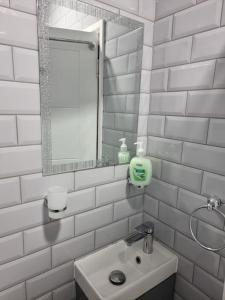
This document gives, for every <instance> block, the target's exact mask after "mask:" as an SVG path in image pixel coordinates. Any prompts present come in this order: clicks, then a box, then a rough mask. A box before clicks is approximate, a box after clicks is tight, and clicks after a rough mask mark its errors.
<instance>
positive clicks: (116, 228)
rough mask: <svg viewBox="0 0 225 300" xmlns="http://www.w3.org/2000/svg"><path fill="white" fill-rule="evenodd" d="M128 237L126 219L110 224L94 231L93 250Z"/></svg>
mask: <svg viewBox="0 0 225 300" xmlns="http://www.w3.org/2000/svg"><path fill="white" fill-rule="evenodd" d="M126 235H128V219H124V220H121V221H119V222H116V223H113V224H110V225H108V226H105V227H102V228H100V229H98V230H96V236H95V248H100V247H103V246H105V245H107V244H110V243H113V242H115V241H117V240H120V239H122V238H124V237H125V236H126Z"/></svg>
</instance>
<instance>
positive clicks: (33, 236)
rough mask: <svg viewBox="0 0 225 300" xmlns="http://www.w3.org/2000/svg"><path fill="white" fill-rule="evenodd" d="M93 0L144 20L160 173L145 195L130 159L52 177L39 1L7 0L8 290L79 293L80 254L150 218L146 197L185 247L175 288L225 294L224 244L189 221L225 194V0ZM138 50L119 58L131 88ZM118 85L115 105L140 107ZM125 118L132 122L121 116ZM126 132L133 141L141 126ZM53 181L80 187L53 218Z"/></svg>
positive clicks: (146, 106) (4, 257)
mask: <svg viewBox="0 0 225 300" xmlns="http://www.w3.org/2000/svg"><path fill="white" fill-rule="evenodd" d="M86 2H88V3H91V4H94V5H98V6H100V7H101V6H102V7H103V8H107V9H108V10H111V11H114V12H117V13H120V14H121V15H124V16H128V17H131V18H134V19H136V20H139V21H141V22H143V23H144V26H145V30H144V45H145V48H144V56H143V66H144V72H143V76H142V85H141V86H142V95H141V101H140V110H139V114H140V115H141V116H145V118H139V121H141V122H140V123H141V124H142V126H140V127H139V130H140V132H139V135H140V137H141V138H143V140H146V141H147V136H148V149H147V153H148V155H150V156H151V159H152V163H153V176H154V177H155V178H154V179H153V180H152V184H151V185H150V186H149V187H148V188H147V189H146V194H145V197H144V199H143V195H142V194H141V195H138V194H137V193H136V192H135V191H133V190H131V191H130V190H129V189H127V184H126V177H127V166H116V167H109V168H103V169H98V170H88V171H81V172H76V173H75V174H74V173H69V174H61V175H55V176H51V177H42V175H41V173H40V172H41V169H42V165H41V136H40V93H39V84H38V82H39V78H38V63H37V55H38V52H37V18H36V1H35V0H11V1H8V0H0V29H1V31H4V32H5V34H4V35H0V63H1V70H0V133H1V134H0V147H1V148H0V166H1V168H0V178H1V179H0V192H1V194H2V195H3V197H1V203H0V207H1V209H0V236H1V239H0V248H1V249H2V250H1V251H0V252H1V255H0V264H1V266H0V299H1V300H6V299H10V300H11V299H12V300H14V299H17V300H26V299H42V300H43V299H45V300H46V299H48V300H49V299H51V300H52V299H53V300H58V299H67V298H68V299H70V298H71V299H72V298H73V297H74V282H73V280H74V278H73V260H74V259H76V258H77V257H80V256H82V255H84V254H86V253H89V252H91V251H92V250H94V249H95V248H98V247H101V246H104V245H106V244H108V243H111V242H114V241H116V240H117V239H120V238H122V237H123V236H125V235H126V234H127V233H128V232H130V231H131V230H133V228H134V227H135V226H136V225H137V224H139V223H141V222H142V219H143V213H142V212H143V208H144V211H145V214H144V220H151V221H153V222H155V235H156V237H157V238H158V239H159V240H161V241H162V242H163V243H165V244H166V245H167V246H169V247H171V248H173V249H174V250H175V251H176V252H177V253H178V255H179V257H180V263H179V268H178V273H179V275H178V277H177V282H176V294H175V298H174V299H176V300H193V299H198V300H200V299H202V300H211V299H213V300H221V297H222V288H221V287H222V283H221V282H222V280H223V279H224V274H225V271H224V270H225V268H224V258H223V255H224V253H221V256H220V254H217V253H215V254H214V253H209V252H207V251H205V250H202V249H200V248H199V247H198V245H197V244H196V243H195V242H194V241H193V240H192V239H190V234H189V231H188V226H187V223H188V215H189V214H190V213H191V211H192V210H193V209H194V208H196V207H197V206H198V205H202V204H203V203H206V198H205V197H204V195H205V194H217V195H218V196H220V197H222V198H225V192H224V182H225V179H224V175H225V171H224V170H225V165H224V161H225V152H224V145H225V144H224V142H223V140H224V133H223V132H224V128H225V126H224V119H223V118H224V117H225V104H224V101H223V100H224V97H225V90H223V89H224V88H225V83H224V82H225V78H224V72H223V66H224V57H225V27H223V26H224V25H225V4H224V3H222V2H224V1H222V0H217V1H215V0H207V1H196V0H170V1H164V0H158V1H156V2H154V1H149V0H146V1H145V0H132V1H122V2H121V1H118V0H107V1H106V0H105V1H103V0H102V1H94V0H86ZM222 4H223V7H222ZM154 7H155V11H154ZM155 14H156V20H157V21H156V22H155V26H154V30H153V24H154V23H153V22H154V19H155ZM153 33H154V45H155V46H154V47H153V49H152V44H153ZM123 38H124V39H125V38H126V34H125V37H123ZM121 39H122V37H121ZM130 41H131V39H130V40H129V43H127V45H125V44H124V43H123V44H122V43H121V40H120V45H118V38H114V39H112V40H110V41H109V42H108V43H107V46H106V55H107V56H108V57H109V58H113V57H114V58H115V59H117V58H116V55H117V49H119V52H120V53H121V55H124V54H123V53H125V52H124V51H130V50H131V51H133V52H134V49H135V47H136V45H135V40H133V42H132V43H131V42H130ZM125 46H126V47H125ZM124 47H125V48H124ZM129 49H130V50H129ZM151 53H152V59H151ZM125 55H126V54H125ZM121 59H122V58H121ZM137 59H138V55H136V54H135V55H134V54H133V55H129V59H128V60H127V58H126V59H125V60H124V61H123V63H125V65H124V64H121V61H120V64H119V65H118V62H117V61H116V60H115V65H114V68H113V71H114V72H115V74H117V75H119V77H121V80H120V81H119V87H120V89H121V91H125V92H131V93H132V92H133V91H134V89H133V87H131V86H130V82H131V78H127V76H125V78H124V76H123V75H122V74H123V71H124V70H123V68H122V67H124V66H127V67H129V68H130V70H132V67H133V64H134V63H135V61H137ZM28 62H29V63H28ZM127 63H128V64H127ZM21 64H22V66H21ZM126 64H127V65H126ZM151 68H152V69H153V71H152V72H151ZM151 73H152V74H151ZM150 80H151V84H150ZM131 88H132V90H131ZM150 93H151V99H150V97H149V95H150ZM108 97H109V101H108V102H107V103H108V104H107V105H108V106H107V114H112V113H115V108H116V113H118V114H119V113H128V114H132V113H133V112H134V111H135V110H136V108H135V98H134V97H133V96H131V97H128V98H129V99H128V98H127V99H125V101H124V100H123V99H122V98H120V97H117V96H113V95H112V96H111V95H110V96H108ZM120 100H121V101H120ZM115 101H117V102H115ZM115 105H116V106H115ZM148 113H149V117H148V126H146V122H145V121H144V120H147V119H146V116H147V115H148ZM106 117H107V119H106V120H107V122H108V121H109V115H107V116H106ZM112 124H113V125H114V126H115V125H116V123H115V118H114V119H113V120H112V122H109V123H108V125H107V126H108V127H107V129H106V130H111V131H113V130H112V129H111V125H112ZM117 126H119V127H118V128H122V126H123V124H121V122H119V120H117ZM140 128H141V129H142V130H141V129H140ZM119 133H120V131H119ZM114 134H115V130H114ZM126 136H127V137H128V144H131V143H133V142H134V139H135V137H134V136H133V134H132V132H127V133H126ZM118 137H119V135H118V134H117V135H115V141H114V142H113V143H114V144H113V146H115V142H117V139H118ZM111 143H112V141H111ZM55 184H62V185H65V186H66V187H67V188H68V190H69V192H70V195H69V201H68V213H67V216H66V218H65V219H63V220H61V221H59V222H50V223H49V218H48V216H47V212H46V210H45V209H44V203H43V198H44V196H45V194H46V192H47V189H48V187H49V186H51V185H55ZM107 191H110V192H107ZM107 193H108V194H109V196H108V195H107ZM108 197H109V198H108ZM100 216H103V217H102V218H100ZM198 217H199V219H201V221H202V222H201V223H200V222H199V224H200V226H199V230H198V234H201V235H203V233H204V232H206V229H205V228H207V230H208V229H210V230H211V231H212V230H213V231H214V232H215V235H214V236H213V235H212V234H211V231H209V234H208V235H207V236H203V238H205V239H207V240H208V241H209V243H212V242H215V241H216V242H219V241H220V238H221V231H220V230H218V229H223V226H224V222H223V221H222V220H221V219H219V218H218V217H217V218H216V216H214V217H213V216H212V215H206V214H204V213H202V214H199V215H198ZM90 220H91V221H90ZM197 220H198V219H197ZM195 222H198V221H195ZM208 224H210V225H213V226H209V225H208ZM202 228H203V229H202ZM202 232H203V233H202ZM75 235H76V236H75ZM215 237H216V239H215ZM13 245H15V246H13ZM208 286H212V288H211V289H209V288H208Z"/></svg>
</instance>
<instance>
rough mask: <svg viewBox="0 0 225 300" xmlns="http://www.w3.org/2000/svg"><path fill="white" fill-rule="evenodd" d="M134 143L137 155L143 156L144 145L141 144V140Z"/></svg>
mask: <svg viewBox="0 0 225 300" xmlns="http://www.w3.org/2000/svg"><path fill="white" fill-rule="evenodd" d="M134 145H137V152H136V153H137V156H144V152H145V151H144V146H143V142H142V141H140V142H136V143H134Z"/></svg>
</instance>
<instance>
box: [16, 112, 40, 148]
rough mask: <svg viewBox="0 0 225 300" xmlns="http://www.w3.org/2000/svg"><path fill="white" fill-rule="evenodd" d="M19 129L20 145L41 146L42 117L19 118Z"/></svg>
mask: <svg viewBox="0 0 225 300" xmlns="http://www.w3.org/2000/svg"><path fill="white" fill-rule="evenodd" d="M17 128H18V142H19V144H20V145H32V144H36V145H37V144H41V119H40V116H17Z"/></svg>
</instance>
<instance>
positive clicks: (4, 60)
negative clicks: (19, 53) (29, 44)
mask: <svg viewBox="0 0 225 300" xmlns="http://www.w3.org/2000/svg"><path fill="white" fill-rule="evenodd" d="M0 4H1V3H0ZM0 65H1V69H0V79H3V80H13V79H14V76H13V62H12V49H11V47H9V46H4V45H0Z"/></svg>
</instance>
